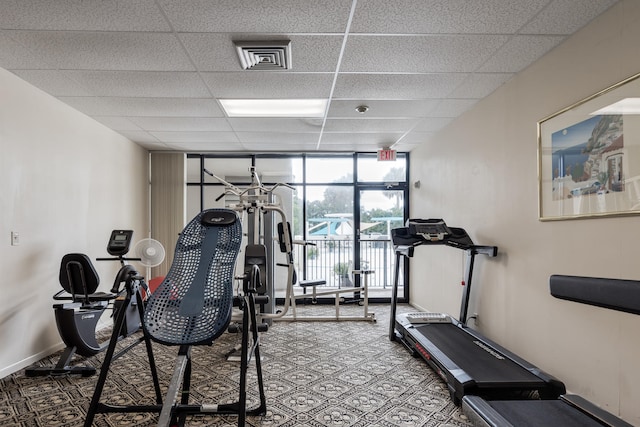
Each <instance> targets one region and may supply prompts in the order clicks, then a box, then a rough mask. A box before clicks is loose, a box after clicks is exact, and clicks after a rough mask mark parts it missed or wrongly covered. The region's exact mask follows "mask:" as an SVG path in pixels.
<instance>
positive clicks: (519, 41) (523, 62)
mask: <svg viewBox="0 0 640 427" xmlns="http://www.w3.org/2000/svg"><path fill="white" fill-rule="evenodd" d="M565 38H566V37H565V36H514V37H512V38H511V39H510V40H509V41H508V42H507V43H506V44H505V45H504V46H502V47H501V48H500V50H498V51H497V52H496V53H495V55H493V56H492V57H491V58H489V60H488V61H487V62H486V63H485V64H484V65H483V66H482V67H480V68H479V69H478V71H479V72H508V73H517V72H518V71H521V70H523V69H524V68H526V67H527V66H528V65H530V64H531V63H532V62H534V61H536V60H537V59H538V58H540V57H541V56H542V55H544V54H545V53H547V52H548V51H550V50H551V49H553V48H554V47H555V46H557V45H558V44H560V43H562V41H563V40H564V39H565Z"/></svg>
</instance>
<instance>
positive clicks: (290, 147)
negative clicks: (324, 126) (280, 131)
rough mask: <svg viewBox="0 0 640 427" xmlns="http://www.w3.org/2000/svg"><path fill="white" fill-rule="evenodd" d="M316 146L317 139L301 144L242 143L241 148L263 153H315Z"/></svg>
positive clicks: (296, 142)
mask: <svg viewBox="0 0 640 427" xmlns="http://www.w3.org/2000/svg"><path fill="white" fill-rule="evenodd" d="M317 145H318V141H317V138H316V140H315V141H307V142H302V141H300V140H296V141H280V142H262V141H256V142H243V143H242V146H243V147H244V148H245V149H246V150H248V151H252V152H257V153H259V152H265V151H275V152H278V151H280V152H296V153H302V152H312V151H316V147H317Z"/></svg>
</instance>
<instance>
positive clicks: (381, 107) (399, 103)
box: [328, 99, 441, 118]
mask: <svg viewBox="0 0 640 427" xmlns="http://www.w3.org/2000/svg"><path fill="white" fill-rule="evenodd" d="M440 102H441V100H439V99H424V100H423V99H419V100H415V99H406V100H374V99H369V100H362V99H360V100H357V99H356V100H344V99H337V100H336V99H334V100H333V101H331V105H330V106H329V114H328V117H329V118H333V117H350V118H362V117H363V115H362V114H360V113H359V112H358V111H356V107H358V106H360V105H365V106H367V107H369V110H368V111H367V112H366V113H365V114H364V117H367V118H372V117H377V118H389V117H396V118H402V117H424V116H425V115H427V114H429V113H432V112H433V111H434V109H435V108H436V107H437V106H438V105H439V104H440Z"/></svg>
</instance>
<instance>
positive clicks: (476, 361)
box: [412, 323, 544, 387]
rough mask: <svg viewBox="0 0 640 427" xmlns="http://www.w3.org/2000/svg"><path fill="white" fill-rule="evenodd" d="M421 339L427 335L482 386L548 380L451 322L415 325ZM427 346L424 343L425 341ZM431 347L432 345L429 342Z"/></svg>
mask: <svg viewBox="0 0 640 427" xmlns="http://www.w3.org/2000/svg"><path fill="white" fill-rule="evenodd" d="M412 335H413V336H414V337H415V338H416V339H417V340H418V342H420V337H421V336H424V337H425V338H426V339H427V340H429V341H431V342H432V343H433V345H434V346H435V347H437V348H438V350H440V351H441V352H442V353H444V354H445V355H446V356H447V357H448V358H449V359H451V361H452V362H453V363H455V364H456V365H457V366H458V367H460V368H461V369H463V370H464V371H465V372H466V373H467V374H468V375H469V376H470V377H472V378H473V379H474V381H475V382H476V384H477V385H478V386H479V387H483V386H492V385H494V384H493V383H509V384H512V385H515V384H518V383H523V384H527V385H543V384H544V381H542V380H541V379H540V378H538V377H537V376H535V375H534V374H532V373H531V372H529V371H528V370H526V369H525V368H523V367H522V366H520V365H518V364H517V363H515V362H513V361H512V360H511V359H509V358H507V357H502V355H500V354H499V353H497V352H495V351H494V350H492V349H491V348H489V347H488V346H487V345H486V344H484V343H482V342H480V341H478V340H477V339H476V338H475V337H474V336H473V335H470V334H468V333H466V332H464V331H463V330H462V329H461V328H459V327H457V326H455V325H453V324H450V323H432V324H429V325H423V326H419V327H417V328H414V330H413V331H412ZM423 345H424V344H423ZM426 347H427V350H429V346H428V345H427V346H426Z"/></svg>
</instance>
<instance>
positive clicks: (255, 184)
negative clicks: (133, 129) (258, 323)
mask: <svg viewBox="0 0 640 427" xmlns="http://www.w3.org/2000/svg"><path fill="white" fill-rule="evenodd" d="M203 170H204V172H205V173H206V174H207V175H209V176H211V177H213V178H215V179H216V180H218V181H219V182H220V183H221V184H223V185H224V186H225V190H224V192H223V193H222V194H221V195H220V196H218V198H217V199H216V201H219V200H221V199H222V198H223V197H225V196H227V195H230V196H233V197H234V199H237V202H236V203H231V204H230V206H228V208H229V209H233V210H235V211H236V212H238V213H239V214H240V215H241V216H242V220H243V222H245V223H246V226H245V229H246V230H247V232H246V237H247V245H246V248H245V270H246V269H247V268H251V266H252V265H254V264H255V265H258V266H259V267H260V269H261V277H263V278H264V280H263V285H262V286H261V288H260V289H259V290H258V292H259V293H260V294H266V295H267V296H268V297H269V302H268V303H267V304H263V305H262V306H261V313H260V314H259V317H260V318H262V320H263V321H265V322H271V321H273V320H283V321H296V320H297V321H314V320H315V321H331V320H367V321H374V322H375V320H376V319H375V314H374V313H371V312H369V302H368V272H366V271H359V270H358V271H355V270H354V271H353V273H354V274H360V275H361V276H362V277H363V281H362V282H363V283H362V287H360V288H357V287H356V288H348V289H346V288H342V289H327V290H318V289H317V287H318V286H322V285H325V284H326V281H325V280H298V279H297V274H296V270H295V264H294V255H293V245H294V244H299V245H312V244H311V243H308V242H305V241H297V240H293V237H292V234H291V225H290V223H289V221H288V220H287V214H286V212H285V210H284V209H283V207H282V203H280V202H279V201H278V197H277V195H276V194H275V191H276V189H278V188H280V187H283V188H287V189H289V190H291V191H295V188H294V187H293V186H291V185H289V184H287V183H283V182H279V183H276V184H274V185H273V186H270V187H269V186H265V185H264V184H263V183H262V182H261V181H260V177H259V175H258V173H257V171H256V169H255V167H253V166H252V167H250V168H249V172H250V174H251V183H250V184H249V186H248V187H246V188H240V187H238V186H236V185H234V184H231V183H229V182H227V181H226V180H224V179H223V178H221V177H218V176H216V175H214V174H213V173H212V172H210V171H208V170H207V169H203ZM274 214H277V215H278V217H279V220H280V222H279V223H278V224H277V225H276V224H275V219H276V218H275V217H274ZM270 236H274V237H273V238H272V237H270ZM275 236H277V238H275ZM276 240H277V242H278V245H277V247H278V249H279V250H280V252H282V253H284V254H285V258H286V262H285V263H276V260H275V253H276V245H275V244H274V243H275V241H276ZM276 266H281V267H286V268H287V278H286V281H287V284H286V291H285V299H284V306H283V307H282V309H281V310H279V311H277V310H276V307H275V298H274V290H275V286H274V284H275V271H274V270H275V267H276ZM296 283H297V284H298V285H299V286H300V287H301V288H303V289H309V288H310V289H311V291H312V293H311V294H307V293H304V294H300V295H296V294H295V290H294V285H295V284H296ZM354 292H355V293H356V294H357V293H359V294H360V298H361V299H362V301H361V303H362V306H363V309H364V313H363V315H362V316H343V315H340V308H339V306H340V301H341V300H342V294H344V293H351V294H353V293H354ZM320 296H329V297H331V296H332V297H334V300H335V315H334V316H300V315H298V314H297V312H296V299H302V298H310V297H311V298H317V297H320ZM289 308H291V311H292V313H291V314H289V313H288V312H289Z"/></svg>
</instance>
